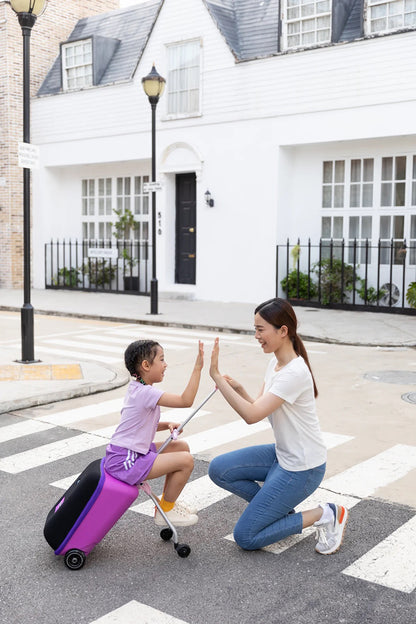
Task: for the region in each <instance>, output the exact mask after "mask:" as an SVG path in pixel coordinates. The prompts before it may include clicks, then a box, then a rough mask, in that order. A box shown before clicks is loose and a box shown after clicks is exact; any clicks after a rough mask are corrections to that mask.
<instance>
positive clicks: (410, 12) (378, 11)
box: [367, 0, 416, 34]
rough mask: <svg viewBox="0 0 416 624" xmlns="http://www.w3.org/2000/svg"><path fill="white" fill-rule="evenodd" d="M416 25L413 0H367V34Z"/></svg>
mask: <svg viewBox="0 0 416 624" xmlns="http://www.w3.org/2000/svg"><path fill="white" fill-rule="evenodd" d="M415 26H416V2H415V1H414V0H391V1H387V2H386V0H368V8H367V32H368V34H373V33H380V32H389V31H392V30H398V29H400V28H412V27H415Z"/></svg>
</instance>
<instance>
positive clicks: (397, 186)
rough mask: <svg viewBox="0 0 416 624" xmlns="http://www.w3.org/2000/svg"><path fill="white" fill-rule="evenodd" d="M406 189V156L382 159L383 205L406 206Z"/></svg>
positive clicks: (381, 202)
mask: <svg viewBox="0 0 416 624" xmlns="http://www.w3.org/2000/svg"><path fill="white" fill-rule="evenodd" d="M405 191H406V156H395V157H391V156H390V157H388V158H382V160H381V201H380V204H381V206H404V205H405Z"/></svg>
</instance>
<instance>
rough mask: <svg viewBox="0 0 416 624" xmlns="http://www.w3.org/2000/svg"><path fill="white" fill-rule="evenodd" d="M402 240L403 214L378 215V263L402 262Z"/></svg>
mask: <svg viewBox="0 0 416 624" xmlns="http://www.w3.org/2000/svg"><path fill="white" fill-rule="evenodd" d="M403 241H404V216H403V215H394V216H390V215H382V216H381V217H380V264H390V260H392V263H393V264H402V263H403V261H404V257H403Z"/></svg>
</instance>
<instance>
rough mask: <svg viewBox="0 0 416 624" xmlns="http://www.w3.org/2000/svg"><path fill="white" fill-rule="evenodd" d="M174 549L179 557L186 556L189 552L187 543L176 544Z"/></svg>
mask: <svg viewBox="0 0 416 624" xmlns="http://www.w3.org/2000/svg"><path fill="white" fill-rule="evenodd" d="M175 550H176V552H177V553H178V555H179V557H182V558H183V559H184V558H185V557H188V556H189V553H190V552H191V548H190V546H188V544H176V545H175Z"/></svg>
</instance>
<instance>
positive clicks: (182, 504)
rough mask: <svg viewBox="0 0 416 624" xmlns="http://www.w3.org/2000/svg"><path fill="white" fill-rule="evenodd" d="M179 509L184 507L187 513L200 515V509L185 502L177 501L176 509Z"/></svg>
mask: <svg viewBox="0 0 416 624" xmlns="http://www.w3.org/2000/svg"><path fill="white" fill-rule="evenodd" d="M178 507H182V509H184V510H185V511H186V513H189V514H194V515H195V514H197V513H198V509H197V508H196V507H190V506H189V505H187V504H186V503H185V502H184V501H180V500H177V501H176V503H175V508H176V509H177V508H178Z"/></svg>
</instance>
